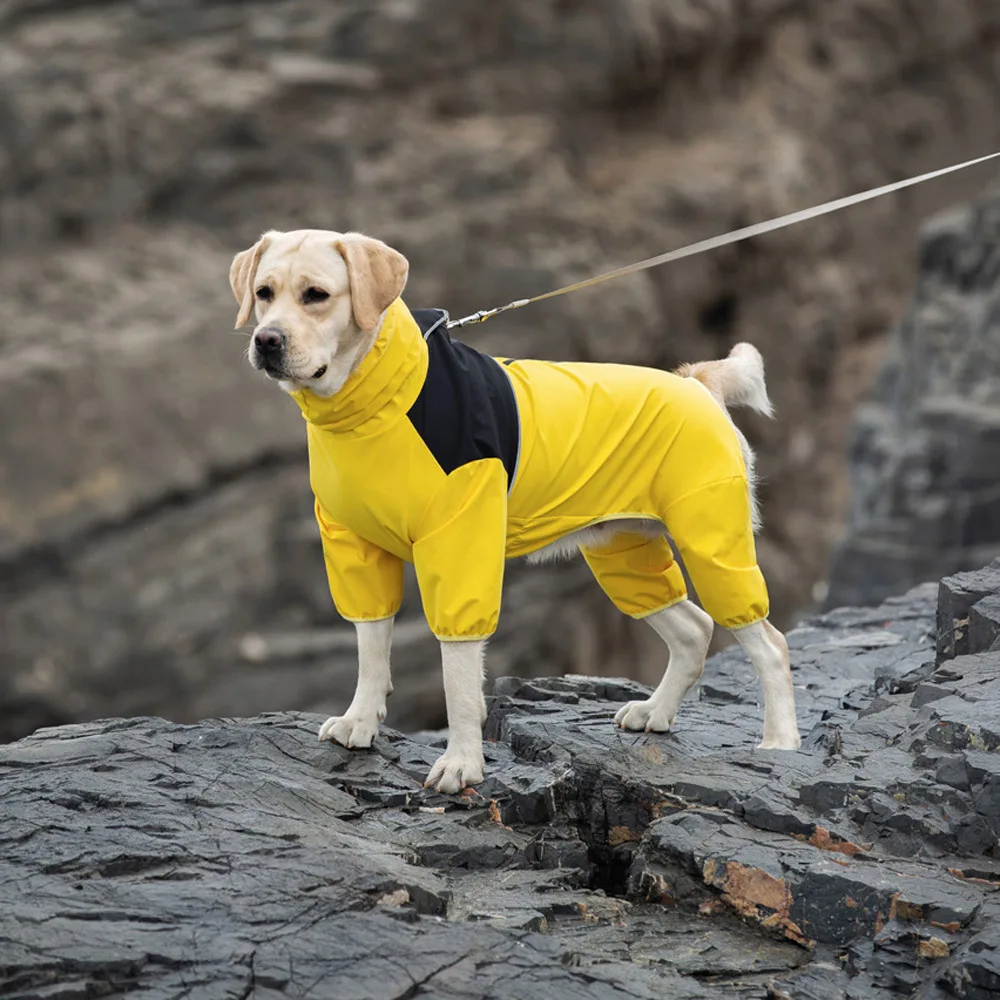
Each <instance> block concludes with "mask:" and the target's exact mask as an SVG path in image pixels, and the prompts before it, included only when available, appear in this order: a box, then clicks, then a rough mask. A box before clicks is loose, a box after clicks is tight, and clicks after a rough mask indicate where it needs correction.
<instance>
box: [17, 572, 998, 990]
mask: <svg viewBox="0 0 1000 1000" xmlns="http://www.w3.org/2000/svg"><path fill="white" fill-rule="evenodd" d="M946 589H947V588H946V587H945V586H944V585H942V587H941V592H942V594H943V593H945V592H946ZM937 590H938V588H936V587H935V586H934V585H925V586H922V587H919V588H917V589H915V590H913V591H911V592H909V593H907V594H905V595H903V596H901V597H898V598H894V599H892V600H889V601H887V602H885V603H884V604H883V605H881V606H880V607H877V608H869V609H851V608H846V609H839V610H836V611H834V612H831V613H829V614H826V615H823V616H820V617H816V618H812V619H810V620H809V621H807V622H806V623H804V624H803V625H802V626H801V627H800V628H797V629H795V630H794V631H793V632H791V633H790V635H789V645H790V649H791V658H792V667H793V676H794V682H795V687H796V695H797V699H798V712H799V723H800V728H801V730H802V732H803V735H804V741H803V746H802V749H801V750H800V751H798V752H794V753H790V752H777V751H760V750H755V749H754V744H755V742H756V741H757V740H758V739H759V735H760V726H761V719H762V709H761V705H760V704H759V700H760V699H759V694H758V690H757V686H756V683H755V681H754V679H753V672H752V669H751V668H750V666H749V664H748V663H747V662H745V661H744V659H743V658H742V656H741V655H740V654H739V653H738V652H737V651H736V650H727V651H726V652H724V653H723V654H720V655H719V656H716V657H714V658H712V659H711V660H710V661H709V663H708V665H707V667H706V671H705V676H704V679H703V681H702V683H701V684H700V685H699V687H698V688H697V689H696V692H695V693H693V695H692V697H691V698H690V700H689V702H688V703H686V704H685V706H684V707H683V709H682V711H681V713H680V715H679V717H678V720H677V722H676V725H675V729H674V731H673V732H671V733H669V734H662V735H661V734H642V733H628V732H623V731H621V730H618V729H616V728H615V726H614V725H613V722H612V718H613V715H614V712H615V710H616V708H617V706H618V705H620V703H621V702H622V701H623V700H627V699H631V698H637V697H644V696H646V694H648V689H646V688H643V687H641V686H640V685H638V684H636V683H635V682H634V681H630V680H626V679H613V678H595V677H581V676H568V677H557V678H534V679H525V678H517V677H505V678H501V679H500V680H498V681H497V683H496V685H495V687H494V692H493V695H492V697H491V698H490V707H489V717H488V720H487V723H486V736H487V743H486V758H487V777H486V780H485V781H484V782H483V784H482V785H480V786H479V787H478V788H476V789H475V790H469V791H467V792H466V793H465V794H463V795H461V796H457V797H445V796H441V795H438V794H436V793H434V792H432V791H430V790H427V789H424V788H423V787H422V780H423V778H424V776H425V775H426V773H427V771H428V769H429V767H430V765H431V763H432V762H433V760H434V759H435V758H436V756H437V755H438V754H439V753H440V752H441V750H442V747H443V745H444V737H443V734H441V733H439V732H434V731H423V732H417V733H413V734H411V735H403V734H402V733H400V732H398V731H395V730H391V729H383V731H382V732H381V734H380V735H379V737H378V738H377V739H376V741H375V744H374V746H373V748H372V749H371V750H367V751H349V750H346V749H344V748H342V747H339V746H335V745H331V744H328V743H323V744H321V743H319V742H318V741H317V739H316V730H317V726H318V724H319V722H320V721H321V719H320V717H318V716H314V715H308V714H302V713H276V714H269V715H263V716H258V717H254V718H247V719H232V718H230V719H214V720H206V721H203V722H199V723H196V724H190V725H182V724H178V723H173V722H167V721H164V720H162V719H157V718H148V717H147V718H133V719H112V720H106V721H100V722H91V723H85V724H77V725H68V726H62V727H58V728H54V729H44V730H40V731H39V732H37V733H35V734H33V735H32V736H29V737H26V738H24V739H22V740H20V741H18V742H16V743H13V744H11V745H9V746H6V747H3V748H0V783H2V788H3V801H4V815H5V823H4V824H3V826H2V828H0V846H2V849H0V873H2V878H0V903H2V904H3V905H2V906H0V941H2V942H3V943H2V946H0V994H2V995H3V996H5V997H6V996H9V997H12V998H14V997H17V998H20V1000H29V998H30V1000H35V998H39V1000H40V998H43V997H52V996H66V997H68V996H97V995H112V994H119V993H125V992H131V991H136V992H141V993H142V994H143V995H145V996H163V997H167V996H175V995H178V994H180V993H185V994H186V995H189V996H192V997H206V998H207V997H215V996H222V995H238V996H247V997H249V996H255V997H272V996H273V997H278V996H305V995H307V994H309V995H312V996H330V997H337V998H338V1000H366V998H371V1000H389V998H401V997H414V996H428V997H442V998H443V997H449V998H453V1000H457V998H470V1000H471V998H481V997H482V998H485V997H497V996H504V997H507V996H509V997H521V998H526V1000H535V998H537V1000H543V998H544V1000H558V998H561V997H566V998H569V997H580V996H594V997H622V998H623V1000H624V998H626V997H639V998H675V1000H678V998H679V1000H686V998H711V997H719V998H720V1000H721V998H727V1000H729V998H745V1000H751V998H759V1000H764V998H771V1000H775V998H786V997H794V998H796V1000H827V998H829V1000H833V998H838V997H845V996H850V997H852V998H855V1000H864V998H868V997H871V998H878V997H886V998H888V997H896V996H901V995H903V996H906V995H912V996H919V997H922V998H926V1000H944V998H945V997H948V996H959V997H965V998H976V1000H980V998H981V1000H985V998H987V997H992V996H995V995H996V988H997V982H998V970H1000V940H998V936H997V933H996V928H997V926H1000V924H998V922H997V917H998V916H1000V903H998V901H997V900H998V897H997V890H998V887H1000V865H998V863H997V860H996V851H997V844H998V839H997V838H998V836H1000V763H998V761H1000V758H998V754H997V750H998V748H1000V733H998V728H997V723H996V721H995V720H997V719H998V718H1000V652H990V651H984V650H980V649H978V648H976V647H975V646H974V645H973V646H972V647H971V648H970V649H969V650H968V652H967V653H966V654H964V655H959V656H956V657H955V658H953V659H951V660H948V661H944V662H940V663H939V662H938V660H937V658H936V646H935V633H936V620H937V616H938V614H939V613H940V609H939V607H938V598H937ZM997 593H1000V592H995V593H994V596H996V594H997ZM980 600H982V598H981V599H980ZM390 712H391V709H390Z"/></svg>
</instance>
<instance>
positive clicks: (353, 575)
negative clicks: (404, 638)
mask: <svg viewBox="0 0 1000 1000" xmlns="http://www.w3.org/2000/svg"><path fill="white" fill-rule="evenodd" d="M316 521H317V522H318V523H319V530H320V535H321V537H322V539H323V558H324V560H325V562H326V575H327V579H328V581H329V583H330V595H331V596H332V597H333V603H334V604H335V605H336V607H337V611H338V612H339V613H340V614H341V616H342V617H344V618H346V619H347V620H348V621H350V622H366V621H380V620H381V619H383V618H392V617H393V615H395V614H396V612H397V611H398V610H399V606H400V604H402V602H403V562H402V560H401V559H399V558H398V557H397V556H394V555H392V554H391V553H390V552H386V551H385V549H381V548H379V547H378V546H377V545H372V543H371V542H367V541H365V540H364V539H363V538H361V537H359V536H358V535H356V534H355V533H354V532H353V531H351V530H350V529H348V528H345V527H344V526H343V525H341V524H337V522H336V521H334V520H332V519H331V518H329V517H327V515H326V514H325V513H324V511H323V510H322V508H321V507H320V505H319V501H317V502H316Z"/></svg>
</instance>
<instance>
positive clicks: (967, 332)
mask: <svg viewBox="0 0 1000 1000" xmlns="http://www.w3.org/2000/svg"><path fill="white" fill-rule="evenodd" d="M998 448H1000V185H995V186H994V187H993V188H991V189H990V190H989V191H988V192H986V193H985V194H984V195H983V196H982V197H981V198H979V199H977V200H976V201H974V202H973V203H972V204H970V205H967V206H964V207H962V208H958V209H955V210H953V211H950V212H947V213H945V214H943V215H940V216H938V217H936V218H934V219H933V220H932V221H931V222H929V223H928V224H927V226H926V227H925V229H924V231H923V234H922V236H921V245H920V265H919V271H918V276H917V287H916V290H915V292H914V297H913V302H912V304H911V306H910V308H909V310H908V312H907V314H906V316H905V317H904V319H903V320H902V322H901V323H900V324H899V325H898V326H897V327H896V328H895V330H894V331H893V333H892V335H891V337H890V339H889V344H888V348H887V351H886V357H885V360H884V362H883V365H882V370H881V371H880V373H879V375H878V378H877V380H876V382H875V386H874V389H873V390H872V398H871V400H870V401H868V402H866V403H865V404H864V405H863V406H862V407H861V408H860V410H859V413H858V416H857V419H856V423H855V430H854V443H853V447H852V449H851V478H852V498H851V507H850V517H849V524H848V530H847V536H846V538H845V540H844V542H843V543H842V545H841V546H840V547H839V549H838V551H837V553H836V556H835V558H834V562H833V568H832V571H831V577H830V589H829V595H828V602H829V603H830V604H831V605H832V606H836V605H838V604H844V603H858V604H870V603H874V602H877V601H880V600H882V599H883V598H884V597H886V596H887V595H888V594H891V593H894V592H897V591H899V590H900V589H904V588H906V587H910V586H913V585H914V584H917V583H920V582H922V581H924V580H934V579H937V578H939V577H940V576H942V575H944V574H947V573H954V572H957V571H959V570H965V569H971V568H972V567H974V566H979V565H982V563H984V562H985V561H987V560H988V559H990V558H992V557H994V556H996V555H998V554H1000V470H998V467H997V462H996V455H997V452H998Z"/></svg>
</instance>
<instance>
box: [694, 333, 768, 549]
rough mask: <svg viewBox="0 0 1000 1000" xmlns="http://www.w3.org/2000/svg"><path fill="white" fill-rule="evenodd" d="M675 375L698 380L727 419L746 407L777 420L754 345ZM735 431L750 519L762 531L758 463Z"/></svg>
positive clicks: (742, 438)
mask: <svg viewBox="0 0 1000 1000" xmlns="http://www.w3.org/2000/svg"><path fill="white" fill-rule="evenodd" d="M676 374H678V375H680V376H682V377H683V378H693V379H697V380H698V381H699V382H700V383H701V384H702V385H703V386H704V387H705V388H706V389H708V391H709V392H710V393H711V394H712V398H713V399H714V400H715V401H716V402H717V403H718V404H719V406H720V407H722V411H723V412H724V413H725V414H726V416H729V407H730V406H746V407H748V408H749V409H751V410H756V411H757V413H763V414H764V416H765V417H773V416H774V407H773V406H772V405H771V398H770V397H769V396H768V394H767V385H766V384H765V382H764V359H763V358H762V357H761V356H760V351H758V350H757V348H756V347H754V346H753V344H737V345H736V346H735V347H734V348H733V349H732V350H731V351H730V352H729V356H728V357H726V358H723V359H722V360H721V361H698V362H696V363H695V364H691V365H681V367H680V368H678V369H677V372H676ZM730 423H732V418H730ZM733 428H734V430H735V431H736V436H737V437H738V438H739V441H740V450H741V451H742V452H743V462H744V464H745V465H746V468H747V479H748V481H749V483H750V501H751V507H752V511H751V516H752V519H753V528H754V531H756V530H758V529H759V528H760V507H759V506H758V504H757V491H756V488H755V487H756V481H757V477H756V471H755V466H756V464H757V463H756V459H755V456H754V453H753V449H752V448H751V447H750V442H749V441H747V439H746V437H745V436H744V434H743V432H742V431H741V430H740V429H739V428H738V427H737V426H736V425H735V424H733Z"/></svg>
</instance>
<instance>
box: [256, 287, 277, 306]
mask: <svg viewBox="0 0 1000 1000" xmlns="http://www.w3.org/2000/svg"><path fill="white" fill-rule="evenodd" d="M257 298H258V299H260V301H261V302H270V301H271V299H273V298H274V292H272V291H271V289H270V288H268V287H267V285H262V286H261V287H260V288H258V289H257Z"/></svg>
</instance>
